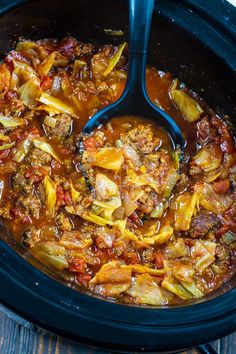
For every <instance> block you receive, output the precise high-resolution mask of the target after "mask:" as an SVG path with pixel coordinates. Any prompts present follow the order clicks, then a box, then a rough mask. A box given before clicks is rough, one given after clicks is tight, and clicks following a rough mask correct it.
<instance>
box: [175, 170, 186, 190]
mask: <svg viewBox="0 0 236 354" xmlns="http://www.w3.org/2000/svg"><path fill="white" fill-rule="evenodd" d="M188 186H189V178H188V176H187V175H186V174H185V173H182V174H181V175H180V179H179V180H178V182H177V183H176V185H175V189H174V192H175V193H183V192H184V191H185V190H186V189H187V188H188Z"/></svg>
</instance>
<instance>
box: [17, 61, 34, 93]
mask: <svg viewBox="0 0 236 354" xmlns="http://www.w3.org/2000/svg"><path fill="white" fill-rule="evenodd" d="M13 65H14V70H13V72H12V75H11V84H10V89H11V90H17V89H18V88H19V87H20V86H22V85H23V84H25V83H26V82H27V81H29V80H33V81H34V82H35V84H39V78H38V76H37V73H36V71H35V70H34V69H33V68H32V67H31V66H30V65H29V64H27V63H25V62H23V61H17V60H13Z"/></svg>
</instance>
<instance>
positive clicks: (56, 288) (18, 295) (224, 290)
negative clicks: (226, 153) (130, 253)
mask: <svg viewBox="0 0 236 354" xmlns="http://www.w3.org/2000/svg"><path fill="white" fill-rule="evenodd" d="M104 28H109V29H114V30H122V31H123V33H124V34H123V35H122V36H109V35H107V34H106V32H104ZM66 34H71V35H72V36H75V37H76V38H78V39H79V40H81V41H86V42H90V41H91V42H96V43H101V44H104V43H113V44H116V43H120V42H121V41H124V40H127V37H128V3H127V1H125V0H113V1H109V0H98V1H93V0H71V1H66V0H50V1H46V0H33V1H17V0H15V1H7V0H1V1H0V48H1V54H2V55H4V52H5V51H7V50H10V49H11V48H12V47H13V45H14V41H16V40H17V39H18V38H19V37H23V38H26V39H28V38H30V39H33V40H37V39H39V38H46V37H63V36H64V35H66ZM235 40H236V9H235V8H234V7H233V6H232V5H230V4H229V3H228V2H227V1H225V0H208V1H205V0H180V1H176V0H158V1H157V3H156V6H155V14H154V17H153V22H152V31H151V41H150V50H149V64H150V65H153V66H155V67H157V68H158V69H160V70H163V71H170V72H171V73H172V74H173V75H176V76H177V77H178V78H179V79H180V80H182V81H183V82H185V83H186V85H187V86H188V87H191V88H192V89H193V90H194V91H196V92H198V93H199V94H200V95H201V96H202V97H203V98H204V99H205V100H206V102H208V103H209V105H210V106H211V107H212V108H214V109H216V110H217V107H218V106H220V107H222V108H223V109H224V113H226V114H228V115H229V116H231V118H232V121H233V122H235V126H236V86H235V78H236V41H235ZM28 258H29V256H28ZM0 284H1V285H0V301H1V302H2V303H3V304H4V305H5V306H7V307H8V308H10V309H11V310H13V311H14V312H16V313H17V314H18V315H20V316H22V317H24V318H27V319H28V320H29V321H31V322H33V323H35V324H37V325H38V326H41V327H43V328H45V329H47V330H49V331H52V332H54V333H57V334H59V335H63V336H65V337H68V338H72V339H74V340H78V341H83V342H85V343H89V344H90V345H96V346H100V347H103V348H106V349H108V350H110V351H111V350H116V351H150V352H151V351H155V352H161V353H164V352H171V351H178V350H181V349H182V350H183V349H185V348H190V347H193V346H195V345H199V344H201V343H207V342H209V341H212V340H214V339H217V338H219V337H222V336H225V335H227V334H229V333H230V332H233V331H235V330H236V289H235V285H236V277H235V276H234V277H233V278H232V279H231V281H230V282H228V283H226V284H225V285H224V286H222V287H221V288H220V289H218V290H217V291H215V292H213V293H211V294H210V295H209V296H207V297H205V298H203V299H201V300H199V299H198V300H196V301H192V302H191V303H188V304H187V305H185V306H170V307H165V308H156V307H150V306H131V305H122V304H117V303H113V302H111V301H108V300H105V299H102V298H99V297H97V296H94V295H92V294H89V293H86V292H85V291H83V290H81V291H75V290H74V289H72V288H70V287H68V286H66V285H65V284H64V283H63V281H62V279H60V277H59V276H58V275H57V274H54V273H53V272H52V271H51V270H49V269H47V268H46V267H44V266H43V265H41V264H39V263H37V261H36V260H34V259H33V257H31V259H30V262H28V261H26V259H25V250H24V249H23V248H22V246H20V245H19V244H17V243H16V242H15V241H14V239H13V238H12V236H11V235H10V234H9V233H8V231H7V230H6V229H5V228H4V225H3V224H1V226H0Z"/></svg>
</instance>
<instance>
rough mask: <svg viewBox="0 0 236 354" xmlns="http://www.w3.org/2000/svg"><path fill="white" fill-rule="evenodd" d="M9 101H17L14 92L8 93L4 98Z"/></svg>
mask: <svg viewBox="0 0 236 354" xmlns="http://www.w3.org/2000/svg"><path fill="white" fill-rule="evenodd" d="M4 97H5V98H6V99H7V100H9V101H10V100H12V99H16V98H17V93H16V92H14V91H8V92H7V93H6V94H5V96H4Z"/></svg>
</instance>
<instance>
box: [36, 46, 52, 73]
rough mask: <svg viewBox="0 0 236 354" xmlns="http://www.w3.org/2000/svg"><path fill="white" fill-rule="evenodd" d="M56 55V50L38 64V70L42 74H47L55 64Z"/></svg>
mask: <svg viewBox="0 0 236 354" xmlns="http://www.w3.org/2000/svg"><path fill="white" fill-rule="evenodd" d="M55 56H56V52H52V53H51V54H49V55H48V56H47V57H46V58H45V59H44V60H43V61H42V63H41V64H40V65H39V66H38V69H37V70H38V73H39V75H40V76H46V75H47V74H48V73H49V71H50V70H51V68H52V66H53V64H54V60H55Z"/></svg>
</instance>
